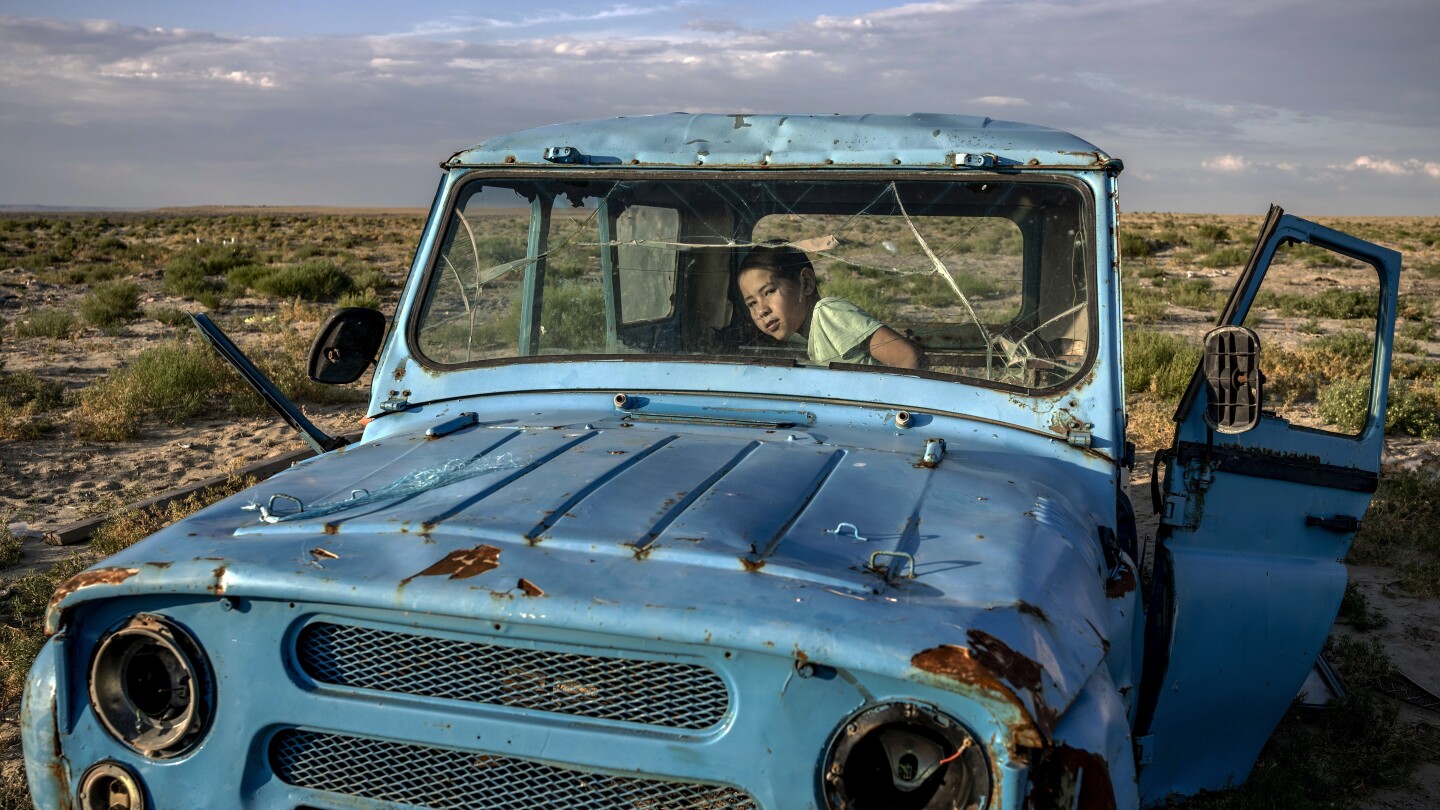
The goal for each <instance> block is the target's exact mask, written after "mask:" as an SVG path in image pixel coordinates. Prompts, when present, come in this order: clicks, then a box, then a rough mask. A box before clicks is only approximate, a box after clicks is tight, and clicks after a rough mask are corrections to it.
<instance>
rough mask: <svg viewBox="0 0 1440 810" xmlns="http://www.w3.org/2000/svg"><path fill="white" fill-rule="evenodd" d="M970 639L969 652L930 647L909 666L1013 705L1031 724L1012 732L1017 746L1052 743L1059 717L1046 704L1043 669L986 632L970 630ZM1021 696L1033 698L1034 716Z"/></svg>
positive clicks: (914, 658) (947, 647) (1037, 745)
mask: <svg viewBox="0 0 1440 810" xmlns="http://www.w3.org/2000/svg"><path fill="white" fill-rule="evenodd" d="M968 637H969V641H970V647H969V648H968V649H967V648H965V647H960V646H956V645H953V644H942V645H940V646H939V647H931V648H930V649H928V650H924V651H923V652H920V653H917V654H916V655H915V656H914V657H912V658H911V659H910V665H911V666H913V667H915V668H916V669H919V670H921V671H923V672H928V673H930V674H932V675H938V676H940V677H943V678H949V679H951V680H953V681H956V682H958V683H961V684H965V685H966V686H973V687H975V688H977V689H981V690H984V691H986V692H990V693H991V694H994V695H995V696H997V697H999V698H1000V699H1002V700H1004V701H1005V702H1007V703H1010V704H1011V705H1013V706H1015V708H1017V709H1019V710H1020V713H1021V716H1022V717H1024V718H1025V719H1026V720H1027V721H1028V722H1025V723H1020V724H1017V725H1015V726H1013V727H1012V728H1011V733H1012V735H1013V738H1014V741H1015V744H1016V745H1020V746H1024V747H1027V748H1038V747H1040V746H1042V745H1044V744H1045V742H1046V741H1048V740H1049V739H1050V732H1051V731H1052V730H1053V729H1054V728H1055V722H1056V720H1057V719H1058V715H1059V713H1058V712H1056V711H1055V710H1054V709H1051V708H1050V707H1049V706H1048V705H1047V704H1046V703H1045V693H1044V691H1043V690H1042V688H1041V682H1040V673H1041V671H1042V670H1041V668H1040V665H1039V664H1037V663H1035V662H1034V661H1031V660H1030V659H1029V658H1026V657H1025V656H1023V655H1021V654H1020V653H1017V652H1015V651H1014V650H1012V649H1010V647H1009V645H1007V644H1005V642H1003V641H1001V640H1000V639H998V638H995V637H994V636H992V635H990V634H989V633H986V632H985V631H983V630H975V629H971V630H970V632H969V633H968ZM1021 692H1024V693H1027V694H1029V695H1030V700H1031V702H1032V703H1033V705H1034V707H1035V708H1034V711H1033V712H1032V711H1031V710H1030V708H1029V707H1027V706H1026V705H1025V701H1024V700H1022V699H1021V697H1020V694H1019V693H1021Z"/></svg>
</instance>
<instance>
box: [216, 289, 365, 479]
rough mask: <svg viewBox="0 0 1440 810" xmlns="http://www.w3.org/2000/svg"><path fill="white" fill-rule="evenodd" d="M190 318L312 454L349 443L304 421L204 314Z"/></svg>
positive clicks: (287, 398)
mask: <svg viewBox="0 0 1440 810" xmlns="http://www.w3.org/2000/svg"><path fill="white" fill-rule="evenodd" d="M190 319H191V320H193V321H194V322H195V326H196V328H198V329H199V330H200V334H201V335H203V336H204V337H205V342H206V343H208V344H210V347H211V348H212V349H214V350H215V351H216V352H218V353H219V354H220V356H221V357H222V358H224V360H225V362H226V363H228V364H229V365H230V367H231V368H233V369H235V371H236V373H238V374H239V375H240V377H241V379H243V380H245V382H246V383H247V384H248V385H249V386H250V387H251V388H252V389H254V391H255V393H257V394H259V395H260V398H261V399H263V400H265V404H266V405H269V406H270V409H271V410H273V411H275V412H276V413H278V414H279V415H280V418H281V419H284V420H285V423H286V424H288V425H289V426H290V427H292V428H294V429H295V430H296V431H297V432H298V433H299V434H300V437H301V438H302V439H304V440H305V443H306V444H308V445H310V447H311V448H312V449H313V450H314V451H315V452H316V453H328V452H330V451H331V450H335V449H337V448H340V447H344V446H345V445H347V444H349V443H350V442H349V441H347V440H346V439H344V438H342V437H339V436H331V435H330V434H328V433H326V432H325V431H323V430H321V429H320V428H318V427H316V426H315V424H314V423H313V422H311V421H310V420H309V419H306V418H305V414H304V413H302V412H301V411H300V408H299V407H298V406H296V405H295V403H294V402H291V401H290V398H289V397H287V396H285V394H284V393H282V392H281V391H280V389H279V388H278V387H276V385H275V383H273V382H271V381H270V379H269V378H268V377H266V376H265V375H264V374H263V373H261V371H260V369H258V368H256V367H255V364H254V363H251V362H250V358H248V357H246V356H245V353H244V352H242V351H240V347H239V346H236V345H235V344H234V342H232V341H231V340H230V338H229V337H227V336H226V335H225V333H224V332H223V331H221V329H220V327H219V326H216V325H215V322H214V321H212V320H210V317H209V316H208V315H205V314H204V313H195V314H192V315H191V316H190Z"/></svg>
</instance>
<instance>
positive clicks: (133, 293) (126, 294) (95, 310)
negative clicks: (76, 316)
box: [80, 281, 140, 329]
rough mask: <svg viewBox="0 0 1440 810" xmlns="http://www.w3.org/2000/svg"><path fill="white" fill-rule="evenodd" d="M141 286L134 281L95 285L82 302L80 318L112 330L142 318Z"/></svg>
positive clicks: (93, 324)
mask: <svg viewBox="0 0 1440 810" xmlns="http://www.w3.org/2000/svg"><path fill="white" fill-rule="evenodd" d="M139 299H140V285H138V284H136V283H135V282H133V281H107V282H105V283H103V284H97V285H95V288H94V289H92V290H91V291H90V293H89V294H88V295H86V296H85V299H84V300H83V301H81V302H80V317H81V318H84V319H85V322H86V323H89V324H90V325H92V326H97V327H100V328H101V329H110V328H114V327H116V326H120V325H122V324H126V323H129V322H130V321H133V320H135V319H136V318H138V317H140V304H139Z"/></svg>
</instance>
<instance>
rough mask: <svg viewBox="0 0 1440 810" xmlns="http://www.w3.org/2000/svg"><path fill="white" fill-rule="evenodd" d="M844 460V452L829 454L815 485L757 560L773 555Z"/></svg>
mask: <svg viewBox="0 0 1440 810" xmlns="http://www.w3.org/2000/svg"><path fill="white" fill-rule="evenodd" d="M844 460H845V451H844V450H836V451H834V452H833V453H831V454H830V457H829V458H828V459H826V460H825V465H824V466H823V467H821V468H820V472H819V474H818V475H816V476H815V483H813V484H811V485H810V488H809V491H808V493H807V494H806V495H805V499H804V500H802V501H800V503H799V504H798V505H797V506H796V507H795V512H794V513H793V514H791V515H790V518H789V519H788V520H786V521H785V523H784V524H783V525H782V526H781V527H780V528H779V529H777V530H776V531H775V536H773V537H771V538H770V542H768V543H766V544H765V549H764V551H761V552H759V554H758V555H757V557H758V558H760V559H763V558H765V557H769V556H770V555H771V554H773V553H775V549H776V548H777V547H778V546H779V545H780V541H781V540H784V539H785V535H786V533H788V532H789V531H790V527H791V526H794V525H795V521H797V520H799V519H800V516H801V515H803V514H805V510H806V509H808V508H810V504H811V503H813V502H814V500H815V496H817V495H819V494H820V490H822V489H824V488H825V484H826V482H828V481H829V480H830V476H832V475H834V474H835V471H836V470H837V469H839V468H840V462H841V461H844Z"/></svg>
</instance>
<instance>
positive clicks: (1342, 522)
mask: <svg viewBox="0 0 1440 810" xmlns="http://www.w3.org/2000/svg"><path fill="white" fill-rule="evenodd" d="M1305 525H1306V526H1318V527H1320V528H1322V529H1324V530H1325V531H1327V532H1335V533H1336V534H1353V533H1355V532H1357V531H1359V530H1360V518H1357V517H1355V516H1353V515H1331V516H1330V517H1319V516H1318V515H1306V516H1305Z"/></svg>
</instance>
